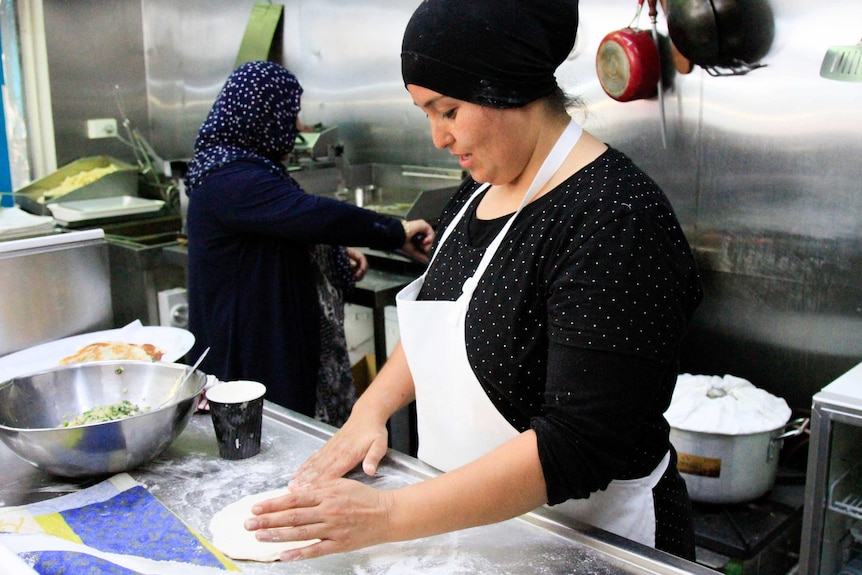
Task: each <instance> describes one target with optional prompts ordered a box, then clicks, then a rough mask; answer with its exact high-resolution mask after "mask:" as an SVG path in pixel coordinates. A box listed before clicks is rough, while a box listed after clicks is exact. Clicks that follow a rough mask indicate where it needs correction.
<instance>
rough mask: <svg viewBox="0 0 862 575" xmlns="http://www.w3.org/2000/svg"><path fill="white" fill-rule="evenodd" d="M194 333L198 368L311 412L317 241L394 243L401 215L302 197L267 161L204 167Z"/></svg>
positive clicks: (193, 281)
mask: <svg viewBox="0 0 862 575" xmlns="http://www.w3.org/2000/svg"><path fill="white" fill-rule="evenodd" d="M187 224H188V235H189V247H188V252H189V260H188V290H189V330H190V331H191V332H192V333H193V334H194V336H195V344H194V347H193V348H192V350H191V351H190V352H189V354H190V355H189V356H190V357H192V358H197V357H198V355H199V354H200V353H201V352H202V351H203V350H204V349H205V348H206V347H208V346H211V347H212V349H211V350H210V352H209V354H208V355H207V357H206V359H205V360H204V362H203V364H202V365H201V369H202V370H203V371H204V372H206V373H209V374H212V375H214V376H216V377H217V378H218V379H220V380H222V381H225V380H231V379H252V380H256V381H260V382H261V383H263V384H264V385H266V386H267V392H266V399H268V400H270V401H273V402H275V403H278V404H279V405H283V406H285V407H288V408H290V409H293V410H296V411H298V412H300V413H303V414H305V415H309V416H314V407H315V386H316V382H317V371H318V365H319V362H320V344H319V341H320V323H319V313H320V311H319V306H318V299H317V290H316V287H315V279H314V277H315V276H314V273H315V272H314V269H315V268H314V267H313V265H312V262H311V259H310V255H309V250H310V246H311V244H331V245H355V246H369V247H372V248H378V249H394V248H398V247H401V246H402V245H403V244H404V229H403V227H402V225H401V223H400V221H399V220H397V219H395V218H391V217H388V216H383V215H379V214H376V213H375V212H372V211H369V210H364V209H362V208H357V207H356V206H353V205H350V204H346V203H344V202H340V201H337V200H335V199H331V198H324V197H320V196H315V195H311V194H307V193H305V192H304V191H303V190H302V188H300V187H299V185H298V184H297V183H296V182H295V181H294V180H293V179H292V178H290V177H289V176H288V175H287V174H286V173H282V174H279V173H276V172H274V171H273V170H272V169H270V167H269V166H268V165H267V164H266V163H265V162H263V161H258V160H254V159H243V160H237V161H233V162H231V163H229V164H226V165H224V166H222V167H219V168H216V169H214V170H212V171H210V172H208V173H207V174H206V175H205V176H204V177H203V179H202V181H201V183H200V184H199V185H198V186H197V187H196V188H194V189H193V190H192V191H191V193H190V201H189V208H188V222H187Z"/></svg>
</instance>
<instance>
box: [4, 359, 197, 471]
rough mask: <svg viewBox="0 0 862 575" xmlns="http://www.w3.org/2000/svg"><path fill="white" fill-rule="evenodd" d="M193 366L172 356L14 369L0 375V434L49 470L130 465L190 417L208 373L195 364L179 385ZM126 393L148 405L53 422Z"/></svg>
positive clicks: (149, 455)
mask: <svg viewBox="0 0 862 575" xmlns="http://www.w3.org/2000/svg"><path fill="white" fill-rule="evenodd" d="M190 369H191V368H190V367H188V366H186V365H181V364H176V363H162V362H150V361H101V362H93V363H84V364H77V365H65V366H62V367H57V368H54V369H50V370H45V371H40V372H38V373H34V374H30V375H26V376H21V377H15V378H13V379H10V380H8V381H5V382H3V383H0V439H2V440H3V443H5V444H6V445H7V446H9V448H10V449H12V451H14V452H15V453H16V454H17V455H18V456H19V457H21V458H22V459H24V460H26V461H28V462H30V463H31V464H33V465H35V466H36V467H38V468H40V469H43V470H44V471H47V472H48V473H51V474H54V475H60V476H64V477H85V476H93V475H101V474H109V473H118V472H120V471H126V470H128V469H132V468H134V467H137V466H139V465H142V464H144V463H146V462H148V461H150V460H152V459H154V458H155V457H156V456H157V455H159V454H160V453H161V452H162V451H164V450H165V449H166V448H167V447H168V446H169V445H170V444H171V442H173V440H174V439H176V437H177V436H178V435H179V434H180V433H181V432H182V431H183V429H185V427H186V425H187V424H188V422H189V418H190V417H191V415H192V413H194V410H195V407H196V406H197V401H198V396H199V395H200V393H201V391H202V390H203V388H204V385H205V384H206V374H204V373H203V372H201V371H195V372H194V373H192V374H191V376H190V377H189V378H188V379H187V380H186V381H185V382H184V383H183V384H182V386H178V385H177V384H178V383H179V382H180V381H181V380H182V378H183V377H185V375H186V374H187V373H188V372H189V371H190ZM124 399H125V400H128V401H130V402H131V403H133V404H136V405H137V406H138V407H140V408H141V409H142V410H145V412H144V413H143V414H141V415H135V416H132V417H128V418H126V419H119V420H116V421H106V422H101V423H91V424H87V425H82V426H76V427H58V426H61V425H62V424H63V423H64V422H66V421H69V420H71V419H73V418H74V417H76V416H78V415H80V414H82V413H84V412H85V411H87V410H89V409H91V408H93V407H96V406H101V405H113V404H115V403H119V402H120V401H122V400H124ZM146 408H150V410H149V411H146Z"/></svg>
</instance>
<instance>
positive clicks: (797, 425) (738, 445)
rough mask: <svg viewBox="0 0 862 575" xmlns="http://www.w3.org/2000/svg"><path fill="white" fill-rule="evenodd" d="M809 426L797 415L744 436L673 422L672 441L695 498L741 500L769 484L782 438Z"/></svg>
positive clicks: (761, 493)
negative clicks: (690, 428)
mask: <svg viewBox="0 0 862 575" xmlns="http://www.w3.org/2000/svg"><path fill="white" fill-rule="evenodd" d="M807 425H808V420H807V419H796V420H793V421H791V422H789V423H787V424H785V425H782V426H780V427H778V428H776V429H772V430H769V431H764V432H760V433H748V434H742V435H727V434H721V433H704V432H700V431H687V430H683V429H677V428H675V427H671V430H670V442H671V444H672V445H673V446H674V449H676V451H677V455H678V461H677V468H678V469H679V471H680V473H681V474H682V476H683V478H684V479H685V484H686V487H687V488H688V494H689V496H690V497H691V499H692V500H693V501H699V502H703V503H722V504H725V503H740V502H743V501H751V500H752V499H757V498H758V497H760V496H761V495H764V494H765V493H766V492H768V491H769V490H770V489H772V487H773V485H774V484H775V475H776V473H777V471H778V453H779V451H780V450H781V447H782V445H783V444H784V440H785V439H786V438H788V437H793V436H796V435H799V434H801V433H802V432H803V431H804V430H805V427H806V426H807Z"/></svg>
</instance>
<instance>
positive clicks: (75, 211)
mask: <svg viewBox="0 0 862 575" xmlns="http://www.w3.org/2000/svg"><path fill="white" fill-rule="evenodd" d="M163 205H165V202H163V201H162V200H148V199H145V198H136V197H134V196H116V197H111V198H97V199H94V200H77V201H73V202H56V203H53V204H48V205H47V207H48V209H49V210H51V215H53V216H54V219H55V220H57V221H58V222H60V223H66V224H67V223H69V222H81V221H85V220H95V219H99V218H112V217H115V216H128V215H131V214H144V213H147V212H157V211H159V210H160V209H162V206H163Z"/></svg>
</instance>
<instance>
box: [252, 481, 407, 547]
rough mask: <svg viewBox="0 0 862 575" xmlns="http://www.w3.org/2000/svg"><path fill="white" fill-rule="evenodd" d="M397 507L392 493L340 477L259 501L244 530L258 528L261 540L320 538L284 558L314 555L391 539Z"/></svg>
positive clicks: (258, 537)
mask: <svg viewBox="0 0 862 575" xmlns="http://www.w3.org/2000/svg"><path fill="white" fill-rule="evenodd" d="M392 505H393V496H392V492H391V491H385V490H379V489H373V488H371V487H368V486H367V485H363V484H361V483H359V482H357V481H353V480H349V479H336V480H333V481H329V482H326V483H324V484H321V485H320V486H319V487H313V488H312V487H309V488H306V489H299V490H295V491H293V492H292V493H290V494H288V495H284V496H282V497H277V498H275V499H269V500H267V501H263V502H261V503H259V504H257V505H255V506H254V507H253V508H252V512H253V513H254V514H255V517H252V518H250V519H248V520H246V522H245V528H246V529H249V530H258V531H257V533H256V537H257V539H258V540H259V541H306V540H309V539H320V541H319V542H318V543H315V544H313V545H310V546H308V547H303V548H300V549H293V550H290V551H285V552H283V553H282V554H281V557H280V559H281V560H282V561H294V560H298V559H311V558H314V557H320V556H321V555H328V554H330V553H341V552H344V551H352V550H355V549H360V548H362V547H368V546H369V545H376V544H378V543H384V542H386V541H390V540H391V533H390V526H389V515H390V510H391V508H392Z"/></svg>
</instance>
